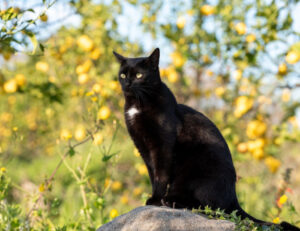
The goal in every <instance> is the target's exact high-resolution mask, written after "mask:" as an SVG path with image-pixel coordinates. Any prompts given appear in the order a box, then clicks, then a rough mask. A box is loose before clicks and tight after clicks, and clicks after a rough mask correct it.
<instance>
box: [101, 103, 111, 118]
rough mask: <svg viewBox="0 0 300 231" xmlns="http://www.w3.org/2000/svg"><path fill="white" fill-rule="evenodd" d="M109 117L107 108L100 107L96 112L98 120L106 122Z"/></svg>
mask: <svg viewBox="0 0 300 231" xmlns="http://www.w3.org/2000/svg"><path fill="white" fill-rule="evenodd" d="M109 116H110V109H109V107H107V106H102V107H101V108H100V109H99V111H98V120H106V119H108V117H109Z"/></svg>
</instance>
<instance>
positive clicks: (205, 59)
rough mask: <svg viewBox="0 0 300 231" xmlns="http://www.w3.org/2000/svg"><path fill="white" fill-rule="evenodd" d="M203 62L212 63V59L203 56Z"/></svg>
mask: <svg viewBox="0 0 300 231" xmlns="http://www.w3.org/2000/svg"><path fill="white" fill-rule="evenodd" d="M202 60H203V62H205V63H209V62H211V59H210V57H209V56H208V55H203V56H202Z"/></svg>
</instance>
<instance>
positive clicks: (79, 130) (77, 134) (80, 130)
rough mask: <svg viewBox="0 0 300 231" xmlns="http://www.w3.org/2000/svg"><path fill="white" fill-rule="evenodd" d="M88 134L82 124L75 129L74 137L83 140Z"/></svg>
mask: <svg viewBox="0 0 300 231" xmlns="http://www.w3.org/2000/svg"><path fill="white" fill-rule="evenodd" d="M85 136H86V131H85V128H84V127H83V126H82V125H81V126H78V127H77V128H76V130H75V134H74V137H75V139H76V140H77V141H82V140H83V139H84V138H85Z"/></svg>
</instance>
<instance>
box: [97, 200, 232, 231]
mask: <svg viewBox="0 0 300 231" xmlns="http://www.w3.org/2000/svg"><path fill="white" fill-rule="evenodd" d="M234 228H235V225H234V223H232V222H230V221H224V220H212V219H207V218H206V217H204V216H202V215H198V214H194V213H192V212H190V211H186V210H179V209H172V208H167V207H155V206H143V207H138V208H136V209H134V210H132V211H130V212H129V213H126V214H123V215H121V216H119V217H117V218H115V219H114V220H112V221H111V222H109V223H107V224H105V225H103V226H101V227H100V228H99V229H97V231H221V230H222V231H232V230H234Z"/></svg>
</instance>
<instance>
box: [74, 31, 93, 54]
mask: <svg viewBox="0 0 300 231" xmlns="http://www.w3.org/2000/svg"><path fill="white" fill-rule="evenodd" d="M77 44H78V46H79V47H80V48H81V49H83V50H84V51H91V50H92V49H93V47H94V42H93V41H92V40H91V39H90V38H89V37H88V36H87V35H81V36H80V37H79V38H78V39H77Z"/></svg>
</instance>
